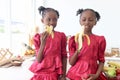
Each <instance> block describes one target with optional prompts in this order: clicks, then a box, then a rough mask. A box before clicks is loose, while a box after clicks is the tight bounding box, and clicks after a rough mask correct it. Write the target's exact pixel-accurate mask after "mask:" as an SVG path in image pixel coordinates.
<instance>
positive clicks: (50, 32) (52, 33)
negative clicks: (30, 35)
mask: <svg viewBox="0 0 120 80" xmlns="http://www.w3.org/2000/svg"><path fill="white" fill-rule="evenodd" d="M45 31H46V32H48V33H49V34H50V35H51V36H52V38H54V32H53V26H48V25H47V26H46V28H45Z"/></svg>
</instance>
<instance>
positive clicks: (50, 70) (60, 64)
mask: <svg viewBox="0 0 120 80" xmlns="http://www.w3.org/2000/svg"><path fill="white" fill-rule="evenodd" d="M38 10H39V13H40V14H41V15H42V19H41V21H42V23H43V24H44V25H48V26H53V34H54V37H52V35H50V34H49V33H48V32H46V31H45V32H43V33H41V34H39V33H37V34H36V35H35V36H34V45H35V50H36V60H35V62H34V63H33V64H32V65H31V66H30V68H29V70H30V71H32V72H33V73H34V76H33V77H32V78H31V80H66V79H65V76H66V62H67V52H66V45H67V40H66V35H65V34H64V33H63V32H58V31H55V30H54V28H55V27H56V25H57V20H58V18H59V13H58V11H57V10H55V9H52V8H45V7H43V6H40V7H39V9H38Z"/></svg>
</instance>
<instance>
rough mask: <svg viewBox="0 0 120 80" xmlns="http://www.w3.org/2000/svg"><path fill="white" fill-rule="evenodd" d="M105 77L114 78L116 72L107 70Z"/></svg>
mask: <svg viewBox="0 0 120 80" xmlns="http://www.w3.org/2000/svg"><path fill="white" fill-rule="evenodd" d="M107 75H108V76H109V77H116V70H115V69H111V70H108V72H107Z"/></svg>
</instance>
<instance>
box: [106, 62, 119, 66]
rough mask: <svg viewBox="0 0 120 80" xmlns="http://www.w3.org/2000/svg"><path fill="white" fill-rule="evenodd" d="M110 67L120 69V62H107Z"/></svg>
mask: <svg viewBox="0 0 120 80" xmlns="http://www.w3.org/2000/svg"><path fill="white" fill-rule="evenodd" d="M107 63H108V64H109V65H114V66H115V67H116V68H120V63H119V62H115V61H109V62H107Z"/></svg>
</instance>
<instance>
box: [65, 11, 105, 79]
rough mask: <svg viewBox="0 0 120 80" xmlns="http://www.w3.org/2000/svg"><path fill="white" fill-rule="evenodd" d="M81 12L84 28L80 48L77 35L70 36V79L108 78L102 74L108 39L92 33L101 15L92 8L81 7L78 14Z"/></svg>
mask: <svg viewBox="0 0 120 80" xmlns="http://www.w3.org/2000/svg"><path fill="white" fill-rule="evenodd" d="M79 14H81V15H80V20H79V23H80V25H81V26H83V28H84V29H83V33H84V36H83V34H82V47H81V48H80V49H78V48H79V46H80V44H79V42H77V41H75V38H76V36H77V35H75V36H72V37H71V38H70V40H69V45H68V47H69V53H70V57H69V63H70V65H71V67H70V69H69V70H68V73H67V77H68V78H69V79H70V80H107V79H106V77H105V76H104V74H102V69H103V66H104V62H105V58H104V51H105V48H106V40H105V37H104V36H99V35H96V34H93V33H92V28H93V26H95V25H96V23H97V21H99V19H100V15H99V13H98V12H96V11H94V10H92V9H79V10H78V11H77V15H79ZM85 35H86V36H85ZM77 37H80V36H77ZM78 39H80V38H78Z"/></svg>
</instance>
